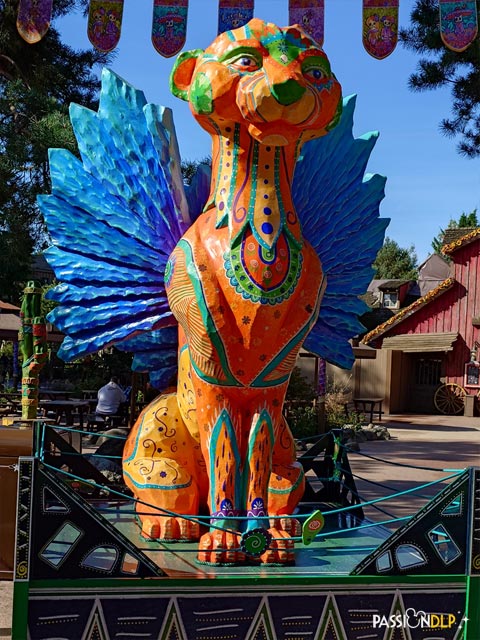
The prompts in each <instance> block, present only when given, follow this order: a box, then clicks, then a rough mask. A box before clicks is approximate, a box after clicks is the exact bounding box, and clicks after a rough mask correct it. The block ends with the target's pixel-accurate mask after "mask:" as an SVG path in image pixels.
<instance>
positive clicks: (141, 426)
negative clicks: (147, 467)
mask: <svg viewBox="0 0 480 640" xmlns="http://www.w3.org/2000/svg"><path fill="white" fill-rule="evenodd" d="M144 422H145V415H144V416H143V417H142V422H141V424H140V426H139V427H138V429H137V437H136V438H135V445H134V447H133V451H132V455H131V456H129V457H128V458H125V460H124V461H123V463H124V464H125V463H126V462H131V461H132V460H133V459H134V458H135V456H136V453H137V448H138V441H139V440H140V436H141V433H142V429H143V423H144Z"/></svg>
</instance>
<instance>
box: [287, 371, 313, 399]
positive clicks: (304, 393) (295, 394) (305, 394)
mask: <svg viewBox="0 0 480 640" xmlns="http://www.w3.org/2000/svg"><path fill="white" fill-rule="evenodd" d="M316 397H317V392H316V390H315V387H314V386H313V384H311V383H310V382H309V381H308V379H307V378H306V376H304V375H302V372H301V370H300V368H299V367H294V369H293V371H292V374H291V376H290V382H289V384H288V389H287V395H286V399H287V400H293V401H307V402H312V401H313V400H314V399H315V398H316Z"/></svg>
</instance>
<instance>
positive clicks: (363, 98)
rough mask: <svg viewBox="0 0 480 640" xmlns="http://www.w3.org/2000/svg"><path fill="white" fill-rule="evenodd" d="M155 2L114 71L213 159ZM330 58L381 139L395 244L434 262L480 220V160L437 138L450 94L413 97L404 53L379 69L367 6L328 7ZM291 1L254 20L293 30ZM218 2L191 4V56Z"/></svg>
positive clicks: (80, 43) (72, 24)
mask: <svg viewBox="0 0 480 640" xmlns="http://www.w3.org/2000/svg"><path fill="white" fill-rule="evenodd" d="M152 4H153V3H152V1H151V0H149V1H147V0H125V9H124V16H123V27H122V36H121V39H120V43H119V46H118V47H117V49H116V56H115V59H114V60H113V62H112V63H111V64H110V67H111V68H112V69H113V70H114V71H115V72H116V73H118V74H119V75H120V76H122V77H123V78H124V79H125V80H127V81H128V82H130V83H131V84H133V85H134V86H135V87H137V88H139V89H142V90H143V91H144V92H145V95H146V97H147V100H148V101H149V102H155V103H158V104H163V105H166V106H169V107H172V109H173V111H174V117H175V123H176V128H177V134H178V137H179V142H180V151H181V154H182V158H183V159H188V160H194V159H201V158H203V157H205V156H206V155H208V154H209V152H210V143H209V136H208V135H207V134H206V133H205V132H203V130H202V129H200V127H199V126H198V125H197V123H196V122H195V121H194V120H193V117H192V116H191V114H190V111H189V109H188V106H187V105H186V104H185V103H183V102H182V101H180V100H178V99H176V98H174V97H173V96H171V95H170V93H169V88H168V78H169V74H170V70H171V68H172V65H173V59H166V58H162V57H161V56H160V55H159V54H158V53H157V52H156V51H155V49H154V48H153V46H152V44H151V41H150V30H151V20H152ZM325 4H326V10H325V42H324V49H325V52H326V53H327V55H328V56H329V58H330V61H331V64H332V68H333V71H334V73H335V74H336V76H337V78H338V80H339V81H340V83H341V84H342V86H343V92H344V95H350V94H352V93H355V94H357V107H356V115H355V124H354V133H355V135H356V136H360V135H362V134H363V133H366V132H368V131H379V132H380V137H379V139H378V141H377V145H376V147H375V149H374V151H373V153H372V156H371V159H370V163H369V166H368V171H370V172H374V173H380V174H382V175H385V176H387V185H386V196H385V199H384V200H383V202H382V205H381V209H380V211H381V215H382V217H388V218H391V222H390V225H389V227H388V229H387V235H388V236H389V237H391V238H393V239H394V240H396V241H397V242H398V243H399V244H400V246H402V247H409V246H410V245H414V246H415V249H416V252H417V256H418V260H419V263H421V262H423V261H424V260H425V259H426V258H427V257H428V255H429V253H431V251H432V249H431V241H432V239H433V237H434V236H435V235H436V234H437V233H438V232H439V229H440V228H441V227H446V226H447V225H448V222H449V220H450V219H451V218H458V217H459V216H460V215H461V213H463V212H465V213H470V212H471V211H472V210H473V209H475V208H477V209H478V213H479V216H480V160H478V159H477V160H468V159H465V158H463V157H462V156H460V155H459V154H458V153H457V152H456V148H455V141H454V140H453V139H449V138H445V137H444V136H443V135H442V134H441V133H440V131H439V123H440V121H441V120H442V118H445V117H448V116H449V115H450V103H451V98H450V94H449V91H448V89H441V90H437V91H428V92H422V93H413V92H411V91H410V90H409V89H408V87H407V82H408V77H409V75H410V73H412V72H413V71H414V70H415V66H416V60H417V58H416V56H414V55H413V54H411V53H410V52H407V51H406V50H405V49H403V47H402V46H401V45H397V48H396V49H395V51H394V52H393V53H392V54H391V55H390V56H389V57H388V58H386V59H384V60H375V59H374V58H372V57H370V56H369V55H368V54H367V53H366V51H365V50H364V49H363V46H362V41H361V32H362V12H361V6H362V3H361V0H326V2H325ZM413 5H414V2H413V0H401V2H400V26H407V25H408V24H409V17H410V12H411V9H412V7H413ZM287 6H288V2H287V0H256V2H255V16H256V17H258V18H262V19H264V20H269V21H271V22H275V23H276V24H278V25H279V26H284V25H286V24H287V23H288V8H287ZM217 8H218V3H217V2H216V0H190V8H189V20H188V32H187V41H186V45H185V49H197V48H205V47H206V46H207V45H208V44H209V43H210V42H211V40H213V38H214V37H215V36H216V29H217ZM56 26H57V28H58V29H59V30H60V32H61V34H62V37H63V40H64V41H65V42H66V43H67V44H69V45H70V46H72V47H74V48H86V47H87V46H89V42H88V39H87V35H86V28H87V21H86V18H84V17H83V16H82V15H81V14H80V13H78V14H74V15H71V16H69V17H67V18H64V19H62V20H61V21H58V22H57V24H56Z"/></svg>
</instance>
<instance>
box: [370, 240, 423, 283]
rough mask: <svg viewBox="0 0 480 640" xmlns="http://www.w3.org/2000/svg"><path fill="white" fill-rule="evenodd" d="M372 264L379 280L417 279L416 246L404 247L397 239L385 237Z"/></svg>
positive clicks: (375, 276)
mask: <svg viewBox="0 0 480 640" xmlns="http://www.w3.org/2000/svg"><path fill="white" fill-rule="evenodd" d="M372 266H373V268H374V270H375V275H374V278H375V279H377V280H385V279H392V280H415V279H416V278H417V275H418V264H417V254H416V253H415V247H413V245H412V246H411V247H409V248H408V249H403V248H402V247H400V246H399V244H398V243H397V242H395V240H392V239H391V238H385V242H384V243H383V246H382V248H381V249H380V251H379V252H378V254H377V257H376V259H375V262H374V263H373V265H372Z"/></svg>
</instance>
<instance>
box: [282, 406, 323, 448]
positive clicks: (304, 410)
mask: <svg viewBox="0 0 480 640" xmlns="http://www.w3.org/2000/svg"><path fill="white" fill-rule="evenodd" d="M288 426H289V427H290V429H291V431H292V434H293V437H294V438H297V439H298V440H302V439H303V438H309V437H310V436H314V435H316V434H318V433H319V415H318V411H317V408H316V407H314V406H313V405H310V406H298V407H293V408H292V409H290V410H289V412H288Z"/></svg>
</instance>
